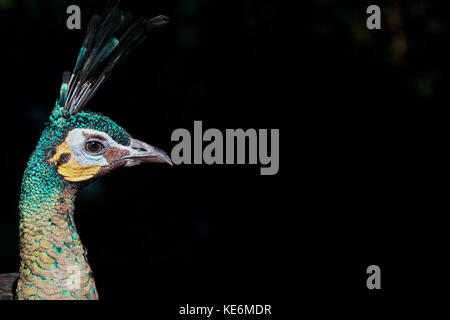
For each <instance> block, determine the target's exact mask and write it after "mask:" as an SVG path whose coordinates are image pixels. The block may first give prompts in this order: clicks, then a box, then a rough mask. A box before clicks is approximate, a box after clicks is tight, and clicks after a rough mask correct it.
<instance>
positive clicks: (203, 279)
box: [0, 0, 449, 313]
mask: <svg viewBox="0 0 450 320" xmlns="http://www.w3.org/2000/svg"><path fill="white" fill-rule="evenodd" d="M1 3H2V8H1V10H0V29H1V30H0V33H1V36H2V50H1V51H2V53H1V54H2V61H3V62H4V65H3V69H2V80H4V81H5V84H4V85H3V90H2V118H3V122H4V123H8V124H10V125H11V126H9V127H8V129H7V130H4V131H3V134H4V138H3V139H2V149H1V150H2V157H1V161H2V162H1V166H2V168H3V175H2V182H3V187H4V188H5V190H4V191H3V192H2V198H3V197H4V200H2V214H1V218H0V221H1V224H0V228H1V229H0V230H1V231H0V248H1V256H0V272H11V271H16V270H18V266H19V259H18V237H17V234H18V232H17V230H18V210H17V203H18V198H19V191H20V182H21V174H22V172H23V169H24V168H25V166H26V161H27V157H28V156H29V154H30V153H31V152H32V150H33V148H34V145H35V143H36V142H37V140H38V138H39V135H40V132H41V130H42V129H43V126H44V123H45V121H46V120H47V117H48V114H49V112H50V110H51V109H52V107H53V103H54V101H55V99H56V97H57V94H58V91H59V85H60V76H61V74H62V71H64V70H66V69H71V68H72V67H73V64H74V62H75V57H76V55H77V53H78V50H79V46H80V44H81V41H82V38H83V37H84V32H85V28H86V26H87V23H88V19H89V18H90V16H91V15H92V14H93V13H95V12H101V11H102V8H103V7H104V3H103V2H102V1H99V2H97V3H95V4H93V3H92V2H88V1H72V2H70V3H69V2H67V1H34V2H31V1H5V2H4V3H5V4H7V3H8V4H7V5H3V2H1ZM69 4H78V5H79V6H80V7H81V10H82V29H83V30H81V31H77V30H68V29H67V28H66V26H65V23H66V17H67V14H66V13H65V8H66V7H67V6H68V5H69ZM368 4H371V3H367V4H366V3H364V2H361V1H346V2H344V3H342V2H340V1H315V2H311V3H310V4H309V5H306V4H305V5H304V7H302V8H295V9H293V8H289V7H287V6H286V5H284V4H283V3H282V2H280V1H275V0H267V1H254V0H242V1H203V0H197V1H194V0H184V1H159V0H154V1H146V2H142V3H136V2H133V3H131V2H130V1H123V3H122V5H121V8H123V9H124V10H127V11H131V12H133V13H134V14H135V15H144V16H152V15H158V14H164V15H167V16H169V17H170V18H171V21H170V24H169V25H168V26H167V27H166V28H164V29H161V30H158V31H156V32H154V33H153V34H152V35H151V37H149V38H148V39H147V40H146V42H145V43H144V44H143V45H142V46H141V47H140V48H138V49H137V50H136V51H135V52H134V53H133V54H131V56H130V58H129V59H128V60H127V61H126V63H125V64H124V65H122V66H121V67H119V68H118V69H117V70H116V71H115V72H114V74H113V76H112V77H111V78H110V80H109V81H107V82H106V83H105V84H104V85H103V87H102V88H101V89H100V90H99V91H98V93H97V94H96V97H95V98H94V99H93V100H91V102H90V104H89V108H90V109H92V110H95V111H98V112H101V113H103V114H105V115H107V116H109V117H110V118H111V119H113V120H115V121H116V122H117V123H118V124H120V125H121V126H123V127H124V128H125V129H127V131H128V132H130V133H131V134H132V135H133V136H134V137H135V138H138V139H141V140H143V141H146V142H148V143H150V144H152V145H155V146H158V147H160V148H162V149H164V150H166V151H168V152H169V153H170V150H171V148H172V147H173V146H174V145H175V142H171V141H170V136H171V133H172V131H173V130H175V129H177V128H187V129H188V130H190V131H191V132H193V121H194V120H202V121H203V127H204V129H207V128H218V129H221V130H223V132H224V130H225V128H244V129H247V128H268V129H270V128H279V129H280V137H281V141H280V170H279V172H278V174H277V175H275V176H260V175H259V166H257V165H252V166H250V165H239V166H238V165H235V166H230V165H222V166H219V165H214V166H206V165H180V166H174V167H169V166H167V165H145V166H140V167H135V168H129V169H123V170H119V171H117V172H114V173H112V174H110V175H109V176H107V177H104V178H103V179H101V180H99V181H97V182H95V183H93V184H92V185H90V186H89V187H88V188H87V189H85V190H83V191H82V192H81V193H80V195H79V197H78V199H77V203H76V222H77V227H78V231H79V233H80V235H81V238H82V240H83V243H84V245H85V246H86V247H87V249H88V251H89V254H88V259H89V262H90V264H91V266H92V269H93V272H94V275H95V278H96V282H97V287H98V290H99V294H100V298H101V299H103V300H105V301H108V300H115V299H119V300H138V301H141V300H146V301H148V304H149V305H150V306H152V307H153V308H158V306H161V304H169V305H171V307H169V311H167V312H168V313H174V312H176V310H177V306H181V305H183V304H186V303H207V302H208V303H215V304H222V303H234V302H236V303H247V304H252V303H273V304H276V302H279V301H280V300H281V302H283V301H284V302H286V300H285V299H287V301H292V302H293V304H291V306H295V305H296V304H297V303H300V302H304V301H306V300H304V299H305V298H303V297H305V296H306V297H307V298H306V299H310V300H316V299H317V300H321V301H322V300H323V299H325V298H332V299H331V300H333V299H338V298H342V299H343V300H345V299H347V298H349V299H350V297H351V299H365V300H366V301H368V302H369V303H371V302H373V301H375V303H378V301H379V299H380V298H381V297H386V296H389V295H390V294H393V295H394V292H395V294H397V293H398V292H401V290H402V289H404V288H403V287H402V285H403V284H404V282H405V281H406V279H405V278H406V275H405V274H404V273H402V270H403V267H404V265H405V264H404V261H405V260H404V259H403V258H405V257H407V259H406V260H407V261H410V262H411V260H408V259H411V255H410V253H411V252H412V251H415V250H421V247H420V245H419V246H416V245H413V244H412V240H411V239H410V238H406V237H404V236H403V233H402V232H403V231H404V230H405V229H407V228H408V227H407V225H408V220H409V219H410V217H411V214H412V211H411V209H410V207H409V205H411V204H413V207H414V204H415V203H416V202H417V201H418V199H417V198H416V197H415V195H414V194H413V192H411V190H412V189H413V187H412V186H413V185H414V184H415V182H416V181H417V179H418V175H419V173H418V172H417V171H413V170H414V169H413V167H414V165H413V162H414V161H415V157H414V151H412V150H411V148H410V147H411V145H413V144H414V143H420V139H421V136H420V132H421V126H422V124H421V123H419V122H417V116H418V115H420V113H421V112H422V111H421V110H423V108H427V107H429V106H430V105H439V104H440V101H442V100H443V99H444V97H445V95H446V93H445V92H444V90H443V88H444V84H445V83H444V76H443V72H442V71H441V67H442V65H443V63H444V61H445V58H444V57H445V56H446V51H445V50H443V48H442V47H441V44H442V42H443V39H444V37H445V36H446V35H448V28H449V27H448V23H447V22H446V20H445V19H444V15H445V10H442V8H441V7H440V6H438V2H431V3H430V2H425V1H409V2H408V3H402V2H397V3H396V2H394V1H384V2H380V3H379V5H380V6H381V8H382V15H383V16H382V17H383V18H382V30H374V31H369V30H367V28H366V27H365V21H366V18H367V14H366V13H365V10H366V8H367V5H368ZM399 12H400V16H399ZM399 17H400V18H399ZM399 21H400V22H399ZM405 41H406V49H405ZM447 56H448V55H447ZM413 172H415V173H414V174H413ZM407 204H408V207H407ZM417 208H418V207H417V206H416V208H415V209H416V210H417ZM371 264H377V265H379V266H380V267H381V269H382V272H383V278H382V279H383V280H382V287H383V289H382V290H381V291H380V292H373V291H369V290H367V288H366V284H365V282H366V278H367V274H366V268H367V266H369V265H371ZM402 275H403V276H402ZM300 297H302V298H300ZM299 301H300V302H299ZM344 306H345V304H344ZM280 309H281V308H279V309H278V310H280Z"/></svg>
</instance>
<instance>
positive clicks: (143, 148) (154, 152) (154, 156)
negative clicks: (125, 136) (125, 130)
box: [122, 138, 173, 167]
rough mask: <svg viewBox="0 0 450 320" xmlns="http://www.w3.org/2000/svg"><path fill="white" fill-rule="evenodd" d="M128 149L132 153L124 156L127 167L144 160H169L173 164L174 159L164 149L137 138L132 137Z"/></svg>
mask: <svg viewBox="0 0 450 320" xmlns="http://www.w3.org/2000/svg"><path fill="white" fill-rule="evenodd" d="M128 150H129V151H130V153H129V154H128V155H126V156H125V157H123V158H122V159H126V160H127V162H126V164H125V167H132V166H136V165H138V164H141V163H143V162H167V163H168V164H170V165H173V164H172V160H171V159H170V157H169V156H168V155H167V153H165V152H164V151H163V150H161V149H158V148H156V147H153V146H151V145H149V144H147V143H145V142H142V141H139V140H137V139H133V138H131V142H130V145H129V146H128Z"/></svg>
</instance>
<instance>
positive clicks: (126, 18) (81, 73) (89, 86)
mask: <svg viewBox="0 0 450 320" xmlns="http://www.w3.org/2000/svg"><path fill="white" fill-rule="evenodd" d="M118 4H119V1H116V2H115V3H114V5H112V7H111V8H109V9H108V10H107V12H106V13H105V14H104V15H103V16H100V15H94V16H93V17H92V19H91V21H90V22H89V25H88V28H87V34H86V37H85V39H84V41H83V44H82V47H81V49H80V51H79V53H78V57H77V60H76V63H75V67H74V69H73V72H72V73H70V72H69V71H65V72H64V74H63V81H62V85H61V90H60V97H59V100H58V104H59V106H61V107H63V108H64V110H66V111H67V112H68V113H69V114H73V113H76V112H78V111H79V110H80V109H81V108H83V106H85V105H86V104H87V103H88V101H89V100H90V99H91V98H92V96H93V95H94V94H95V92H96V91H97V89H98V88H99V87H100V85H101V84H102V83H103V82H104V81H105V80H106V79H107V78H108V76H109V75H110V74H111V72H112V70H113V69H114V67H116V66H117V65H119V64H120V63H121V62H122V61H123V60H124V59H125V57H126V56H127V55H128V54H129V53H130V52H131V51H132V50H133V49H135V48H136V47H137V46H138V45H140V44H141V43H142V41H144V39H145V38H146V37H147V34H148V31H149V30H151V29H154V28H156V27H161V26H164V25H166V24H167V23H168V21H169V18H167V17H166V16H162V15H160V16H157V17H154V18H152V19H143V18H139V19H137V20H134V19H133V16H132V15H131V14H130V13H124V12H123V11H122V10H120V9H118Z"/></svg>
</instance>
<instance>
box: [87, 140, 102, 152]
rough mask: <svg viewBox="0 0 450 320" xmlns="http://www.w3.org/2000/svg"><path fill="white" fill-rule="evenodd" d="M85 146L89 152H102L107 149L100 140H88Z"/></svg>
mask: <svg viewBox="0 0 450 320" xmlns="http://www.w3.org/2000/svg"><path fill="white" fill-rule="evenodd" d="M84 148H85V149H86V151H87V152H89V153H100V152H102V151H103V149H105V146H104V145H103V144H101V143H100V142H98V141H88V142H86V144H85V145H84Z"/></svg>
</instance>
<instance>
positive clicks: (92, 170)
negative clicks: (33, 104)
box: [48, 105, 172, 182]
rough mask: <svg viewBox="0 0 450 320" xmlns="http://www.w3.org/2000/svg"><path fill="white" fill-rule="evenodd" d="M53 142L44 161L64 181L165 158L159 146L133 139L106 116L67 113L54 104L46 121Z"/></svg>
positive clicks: (76, 180)
mask: <svg viewBox="0 0 450 320" xmlns="http://www.w3.org/2000/svg"><path fill="white" fill-rule="evenodd" d="M48 126H49V127H50V128H49V129H50V131H51V132H52V135H53V140H54V143H52V145H51V146H49V147H50V150H49V151H50V152H49V157H48V162H49V163H50V164H51V165H54V166H55V168H56V170H57V172H58V173H59V175H60V176H61V177H62V178H63V179H64V180H66V181H70V182H82V181H89V180H91V179H94V178H97V177H99V176H102V175H104V174H106V173H108V172H110V171H112V170H114V169H117V168H120V167H131V166H135V165H138V164H141V163H145V162H167V163H169V164H172V162H171V160H170V157H169V156H168V155H167V154H166V153H165V152H164V151H162V150H161V149H158V148H156V147H153V146H151V145H149V144H147V143H145V142H142V141H139V140H137V139H134V138H132V137H131V136H130V134H129V133H128V132H126V131H125V129H123V128H122V127H120V126H119V125H118V124H117V123H115V122H114V121H113V120H111V119H109V118H108V117H106V116H103V115H101V114H98V113H94V112H91V111H80V112H77V113H73V114H70V113H69V112H67V110H66V109H64V108H62V107H60V106H59V105H57V106H56V107H55V108H54V110H53V112H52V113H51V115H50V122H49V124H48Z"/></svg>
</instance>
